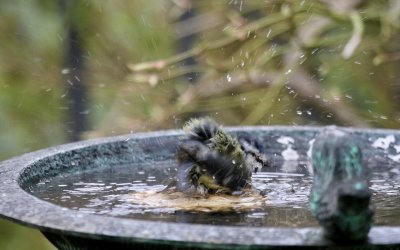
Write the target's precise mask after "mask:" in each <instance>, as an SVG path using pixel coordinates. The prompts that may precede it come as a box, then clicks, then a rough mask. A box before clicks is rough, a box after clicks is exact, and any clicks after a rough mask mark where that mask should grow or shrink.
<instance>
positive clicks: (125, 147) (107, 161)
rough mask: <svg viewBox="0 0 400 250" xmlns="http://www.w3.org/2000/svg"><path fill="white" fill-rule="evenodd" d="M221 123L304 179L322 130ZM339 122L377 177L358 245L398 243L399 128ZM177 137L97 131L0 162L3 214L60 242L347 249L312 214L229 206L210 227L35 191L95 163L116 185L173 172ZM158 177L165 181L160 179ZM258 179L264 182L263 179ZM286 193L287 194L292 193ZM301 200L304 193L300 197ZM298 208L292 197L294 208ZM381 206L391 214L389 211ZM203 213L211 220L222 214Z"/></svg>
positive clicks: (82, 173) (67, 245) (75, 245)
mask: <svg viewBox="0 0 400 250" xmlns="http://www.w3.org/2000/svg"><path fill="white" fill-rule="evenodd" d="M228 130H229V131H230V132H231V133H232V134H235V135H251V136H253V137H255V138H258V140H260V141H261V142H262V143H263V144H264V146H265V153H266V154H267V156H268V157H269V159H270V160H271V162H272V166H271V167H269V168H268V169H265V170H264V169H263V170H262V171H261V172H262V173H263V172H268V173H271V174H276V175H277V176H279V174H282V175H284V174H292V175H294V176H297V177H299V178H308V177H307V176H309V175H310V173H309V172H310V169H311V168H310V166H309V164H308V163H307V162H309V154H310V152H311V149H310V147H311V145H312V141H313V138H314V137H315V136H316V134H317V133H318V132H319V131H320V128H317V127H280V126H276V127H232V128H229V129H228ZM345 130H347V131H348V132H352V133H353V134H354V135H355V137H356V138H357V139H358V140H359V142H360V145H361V148H362V154H363V162H365V164H366V165H365V166H366V168H367V169H368V170H369V172H370V174H371V176H374V174H376V175H378V176H379V178H378V179H374V178H371V184H370V187H371V189H372V191H373V200H374V203H375V205H376V218H375V219H376V221H375V225H374V226H373V227H372V229H371V230H370V232H369V235H368V241H367V242H365V243H362V247H363V249H364V248H365V249H378V248H382V249H384V248H387V249H389V248H391V249H393V247H399V248H400V223H398V222H400V212H399V211H400V198H399V197H400V185H399V182H400V131H395V130H382V129H345ZM181 136H182V131H180V130H179V131H178V130H174V131H160V132H151V133H139V134H130V135H124V136H117V137H110V138H101V139H95V140H89V141H81V142H76V143H71V144H65V145H61V146H57V147H52V148H48V149H43V150H39V151H36V152H32V153H28V154H24V155H22V156H19V157H15V158H12V159H10V160H7V161H4V162H2V163H0V215H1V216H2V217H4V218H6V219H9V220H11V221H14V222H16V223H20V224H22V225H26V226H29V227H33V228H36V229H39V230H40V231H41V232H42V233H43V234H44V235H45V236H46V237H47V239H49V240H50V241H51V242H52V243H53V244H54V245H55V246H56V247H57V248H59V249H133V248H135V249H270V248H274V247H279V248H288V249H289V248H290V249H291V248H293V247H298V248H310V247H313V248H321V247H323V246H331V247H332V248H331V249H334V248H341V249H342V248H343V247H348V248H349V249H351V248H352V247H354V246H336V245H335V244H334V243H332V242H330V241H329V240H326V239H325V238H324V237H323V234H322V230H321V228H320V227H318V226H317V224H316V223H315V222H313V221H311V225H315V226H301V225H300V226H268V224H267V226H265V225H264V224H262V223H261V224H260V223H258V221H263V220H275V221H277V223H278V224H279V220H280V219H281V217H280V216H281V214H279V213H278V214H276V215H275V214H274V213H272V212H271V213H268V212H266V213H261V216H260V214H258V217H257V218H255V219H253V224H251V223H250V224H246V223H245V224H243V223H242V224H241V223H236V224H235V223H233V222H235V221H236V219H235V216H236V217H240V214H236V215H235V214H234V215H232V216H233V217H232V216H231V217H229V218H231V221H233V222H232V224H230V222H226V223H221V224H218V223H217V225H214V224H215V223H211V222H212V221H213V220H205V221H206V222H202V223H197V222H196V216H197V215H196V214H190V213H189V215H188V217H185V215H182V218H181V219H179V213H175V214H174V213H172V214H173V216H175V217H174V219H173V220H161V219H160V220H158V219H154V218H153V219H146V217H136V218H135V217H133V218H128V217H126V216H114V215H113V214H107V213H105V214H101V213H87V212H85V211H84V210H83V209H80V207H79V206H80V204H74V205H71V204H69V203H68V201H66V202H64V203H62V202H57V201H54V200H51V199H50V200H49V199H45V198H44V197H43V196H41V195H37V190H43V188H41V189H40V186H43V187H47V186H49V187H51V185H49V184H48V183H51V182H52V180H53V179H57V180H63V178H68V176H71V175H73V176H75V177H74V178H81V177H82V178H88V179H90V178H93V176H95V175H93V174H92V175H90V174H88V173H93V171H94V172H96V171H97V172H96V173H101V172H102V171H107V178H109V179H110V181H109V182H110V183H113V184H115V185H119V184H118V182H119V180H118V178H125V179H126V180H128V181H129V180H130V178H131V177H132V180H134V179H135V178H137V176H136V175H137V174H138V173H140V174H142V175H146V176H149V175H152V176H153V175H154V176H157V178H158V179H160V178H165V180H168V178H170V177H171V176H173V169H174V167H173V165H174V164H175V163H174V158H175V152H176V149H177V145H178V142H179V141H178V140H179V138H180V137H181ZM165 162H170V167H168V168H167V167H165V164H161V163H165ZM300 163H301V164H300ZM127 165H128V166H131V167H129V168H128V169H129V171H128V172H127V173H122V174H121V173H119V174H117V173H115V174H113V173H114V170H113V169H117V168H118V166H127ZM115 171H116V170H115ZM113 178H114V179H113ZM165 180H164V181H165ZM77 181H78V180H77ZM86 181H91V180H86ZM160 181H161V182H160V183H161V184H165V182H163V180H160ZM46 183H47V184H46ZM161 184H160V185H161ZM264 184H265V185H268V181H266V182H265V183H264ZM308 185H309V184H308ZM62 186H63V185H59V187H62ZM285 187H286V188H287V186H285ZM293 187H294V188H292V189H293V190H292V192H293V194H296V193H297V192H299V190H304V188H305V187H301V186H299V185H297V186H296V184H295V183H294V184H293ZM45 189H46V188H45ZM277 189H279V186H277ZM289 189H290V188H289ZM279 192H280V190H274V189H273V188H272V189H271V187H270V189H269V190H267V191H266V199H267V201H266V203H267V204H268V202H269V201H270V202H271V203H273V201H274V198H273V197H274V194H275V198H276V193H278V195H279ZM382 193H383V194H384V197H385V198H384V199H387V202H386V203H385V202H383V203H382V202H381V200H382V199H383V198H382V199H381V198H380V197H381V194H382ZM49 196H51V192H50V194H49ZM100 196H101V195H100ZM305 196H307V195H305ZM285 197H286V198H287V197H290V192H289V194H287V195H285ZM100 198H101V197H100ZM278 198H279V197H278ZM283 198H284V197H283ZM283 198H282V199H283ZM276 200H277V199H275V201H276ZM306 200H307V201H308V198H307V197H306ZM307 204H308V203H307ZM291 205H293V204H291ZM303 206H305V211H306V212H305V213H308V211H309V209H308V205H304V204H303ZM396 206H397V207H396ZM295 207H296V206H295V205H293V209H296V208H295ZM388 209H389V210H390V211H391V212H390V211H389V212H387V211H388ZM128 210H129V209H128ZM396 211H397V212H396ZM278 212H279V209H278ZM169 214H171V213H169ZM289 214H290V213H289ZM199 216H200V215H199ZM201 216H206V217H207V216H211V218H218V216H219V215H218V214H209V215H201ZM221 216H222V215H221ZM304 216H305V217H307V216H308V215H304ZM294 217H295V216H294ZM160 218H163V217H162V216H161V217H160ZM266 218H267V219H266ZM310 218H311V217H310ZM311 220H312V219H311ZM207 221H208V222H207ZM210 221H211V222H210ZM209 222H210V223H209ZM254 225H255V226H254Z"/></svg>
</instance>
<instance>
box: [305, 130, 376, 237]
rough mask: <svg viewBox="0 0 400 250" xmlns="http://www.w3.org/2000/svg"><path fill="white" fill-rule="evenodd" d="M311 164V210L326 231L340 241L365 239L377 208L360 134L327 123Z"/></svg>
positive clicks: (314, 149) (319, 137) (316, 144)
mask: <svg viewBox="0 0 400 250" xmlns="http://www.w3.org/2000/svg"><path fill="white" fill-rule="evenodd" d="M312 166H313V172H314V179H313V185H312V189H311V201H310V206H311V212H312V214H313V216H314V217H315V218H316V219H317V220H318V222H319V224H320V225H321V226H322V227H323V228H324V231H325V235H326V236H327V237H328V238H330V239H332V240H334V241H341V242H351V241H364V240H366V239H367V236H368V232H369V230H370V228H371V225H372V222H373V214H374V210H373V206H372V203H371V196H372V194H371V191H370V190H369V188H368V181H367V178H366V174H365V169H364V166H363V163H362V154H361V149H360V147H359V145H358V142H357V138H356V137H355V136H353V135H352V134H350V133H347V132H345V131H343V130H341V129H339V128H337V127H335V126H330V127H327V128H326V129H324V130H323V131H322V132H321V133H320V134H319V135H318V136H317V137H316V139H315V141H314V144H313V150H312Z"/></svg>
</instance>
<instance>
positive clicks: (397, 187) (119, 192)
mask: <svg viewBox="0 0 400 250" xmlns="http://www.w3.org/2000/svg"><path fill="white" fill-rule="evenodd" d="M157 164H159V166H158V167H159V168H164V169H166V172H165V171H164V172H162V171H160V172H156V173H155V174H154V171H151V172H153V173H150V171H148V172H146V169H151V168H150V167H149V166H146V165H141V166H135V165H125V166H114V167H108V168H99V169H93V170H85V171H77V172H73V173H68V174H63V175H59V176H57V177H54V178H51V179H48V180H42V181H41V182H40V183H38V184H37V185H35V186H32V187H30V190H29V191H30V192H31V193H32V194H33V195H35V196H36V197H39V198H41V199H43V200H46V201H48V202H51V203H54V204H57V205H59V206H62V207H67V208H70V209H74V210H79V211H81V212H83V213H91V214H98V215H105V216H115V217H121V218H132V219H144V220H154V221H167V222H185V223H198V224H213V225H231V226H253V227H284V226H285V227H286V226H288V227H308V226H316V225H317V223H316V221H315V220H314V219H313V218H312V216H311V213H310V210H309V205H308V200H309V193H310V187H311V183H312V178H311V176H309V175H307V174H298V173H277V172H266V171H264V172H259V173H257V174H255V175H254V176H253V185H254V186H255V187H256V188H257V189H259V190H263V191H264V193H265V195H266V197H267V202H266V205H265V207H263V208H256V209H254V210H251V211H248V212H224V213H205V212H184V211H175V210H174V209H172V208H171V209H168V208H157V207H150V206H145V205H142V204H140V203H135V201H133V200H132V199H131V195H132V193H134V192H143V191H147V190H162V189H164V188H165V187H166V185H167V184H168V183H169V181H170V180H171V178H170V176H173V175H174V173H175V171H176V169H175V168H174V163H173V162H163V163H157ZM292 164H294V163H292ZM138 169H139V170H138ZM153 169H154V168H153ZM371 189H372V190H373V201H374V204H375V206H376V214H375V224H376V225H400V184H399V178H398V176H397V175H392V176H388V174H387V173H385V174H380V173H372V176H371Z"/></svg>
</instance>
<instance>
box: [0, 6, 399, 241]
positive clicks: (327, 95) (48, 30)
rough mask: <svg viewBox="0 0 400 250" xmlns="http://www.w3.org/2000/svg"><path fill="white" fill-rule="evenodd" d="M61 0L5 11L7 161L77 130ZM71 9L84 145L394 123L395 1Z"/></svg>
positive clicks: (18, 230) (2, 127)
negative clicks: (258, 128) (257, 127)
mask: <svg viewBox="0 0 400 250" xmlns="http://www.w3.org/2000/svg"><path fill="white" fill-rule="evenodd" d="M60 2H62V1H50V0H40V1H39V0H29V1H25V0H14V1H1V2H0V20H1V22H0V32H1V34H2V36H1V38H0V131H2V132H1V133H0V142H1V144H0V160H4V159H6V158H9V157H11V156H14V155H19V154H22V153H24V152H28V151H32V150H35V149H38V148H44V147H47V146H51V145H56V144H61V143H64V142H66V138H68V136H67V135H68V133H71V132H70V131H69V128H68V126H67V125H66V124H68V123H71V122H74V121H71V120H70V119H71V118H69V117H68V115H67V113H68V112H67V109H68V108H69V106H68V105H67V104H66V103H67V100H68V99H69V98H70V97H71V96H70V95H71V94H70V93H69V92H68V91H67V88H66V84H68V82H66V80H65V79H66V77H74V70H75V69H68V68H65V66H64V53H65V40H66V38H65V37H66V28H67V27H66V13H65V12H64V10H63V9H62V8H60V5H59V3H60ZM66 2H68V4H69V5H70V6H69V7H70V10H71V12H70V14H71V15H70V16H67V18H70V19H71V20H72V22H71V24H72V25H74V27H75V28H76V29H77V32H78V34H79V37H80V43H81V46H82V48H83V59H84V60H85V65H86V71H85V75H84V82H85V84H86V85H87V87H88V91H89V93H88V100H87V102H86V103H87V107H86V109H85V110H83V111H82V113H83V114H85V115H87V116H88V117H89V118H90V119H89V121H90V124H89V128H90V129H89V131H87V133H86V134H85V136H86V137H85V138H89V137H97V136H106V135H107V136H108V135H113V134H122V133H129V132H136V131H148V130H155V129H167V128H177V127H180V126H181V125H182V123H183V122H184V121H185V120H186V119H187V118H188V117H190V116H193V115H211V116H214V117H215V118H216V119H217V120H218V121H219V122H221V123H223V124H226V125H239V124H244V125H253V124H263V125H269V124H270V125H272V124H287V125H296V124H299V125H300V124H314V125H316V124H339V125H345V126H364V127H365V126H369V127H385V128H399V127H400V111H399V108H398V107H399V105H400V72H399V71H398V68H400V67H399V66H400V65H399V61H400V32H399V29H400V18H399V16H400V1H397V0H368V1H367V0H340V1H339V0H336V1H334V0H332V1H330V0H319V1H317V0H315V1H314V0H313V1H311V0H299V1H297V0H270V1H241V0H226V1H189V0H173V1H172V0H171V1H169V0H165V1H158V0H146V1H145V0H137V1H129V0H120V1H95V0H85V1H64V3H66ZM188 14H190V15H188ZM185 16H189V18H183V17H185ZM189 38H190V39H189ZM191 41H194V42H193V46H192V45H191ZM188 45H189V49H188V50H187V51H185V52H183V53H177V51H182V48H183V47H185V46H188ZM190 58H194V60H195V62H196V63H187V59H190ZM193 77H195V78H193ZM188 78H191V80H190V79H189V80H190V81H189V80H188ZM0 228H1V231H2V232H3V233H2V234H1V236H0V249H46V248H47V249H52V247H51V246H50V245H49V243H47V242H46V241H45V239H44V238H43V237H37V235H38V232H37V231H34V230H31V229H26V228H22V227H20V226H17V225H15V224H12V223H9V222H5V221H1V222H0ZM5 232H7V234H6V233H5Z"/></svg>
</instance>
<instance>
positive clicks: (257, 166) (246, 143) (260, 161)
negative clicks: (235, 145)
mask: <svg viewBox="0 0 400 250" xmlns="http://www.w3.org/2000/svg"><path fill="white" fill-rule="evenodd" d="M239 143H240V146H241V149H242V150H243V152H244V153H245V155H246V163H247V164H248V165H249V166H252V167H253V171H254V173H257V172H258V171H260V170H261V169H262V167H269V166H270V165H271V164H270V162H269V160H268V158H267V156H266V154H265V152H264V147H263V145H262V144H261V143H260V142H259V141H258V140H256V139H253V138H250V137H247V136H246V137H243V136H242V137H240V138H239Z"/></svg>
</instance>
